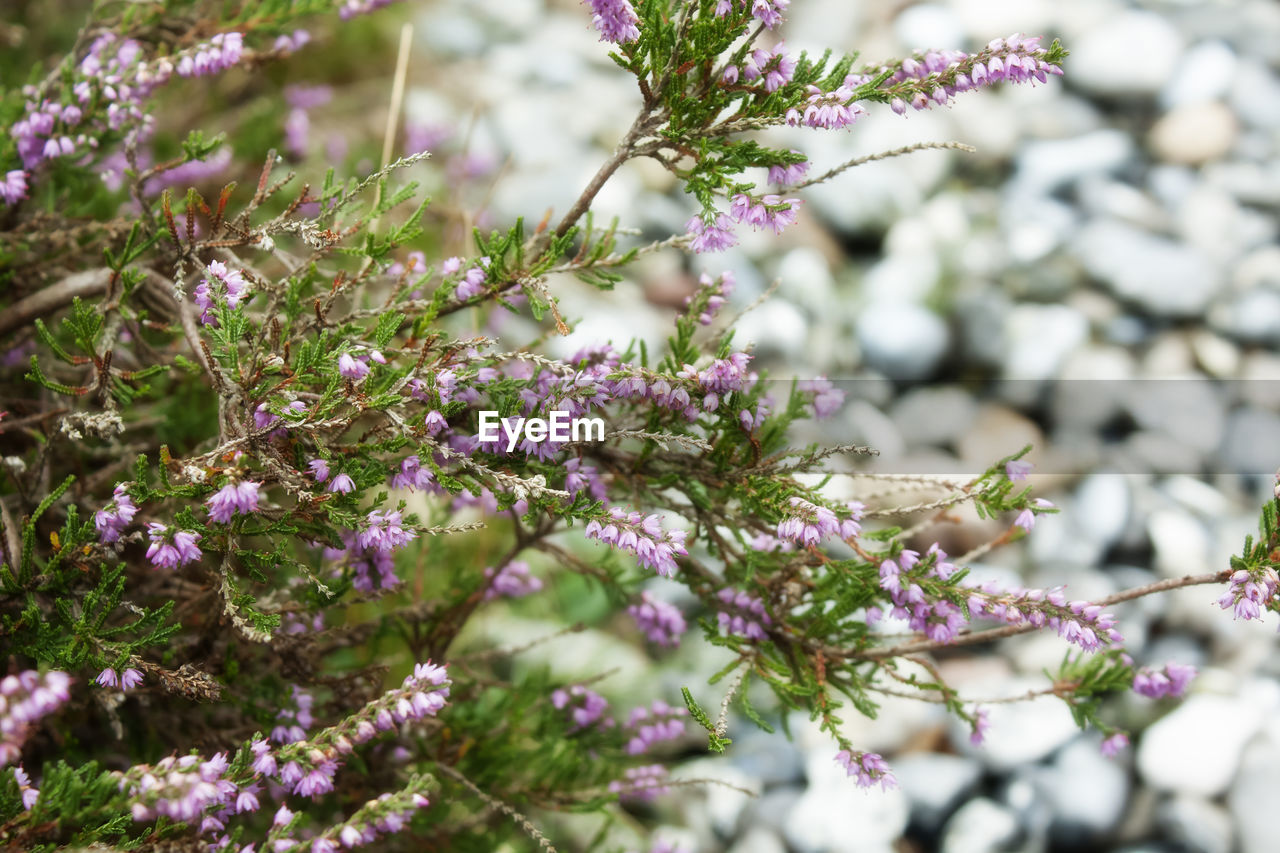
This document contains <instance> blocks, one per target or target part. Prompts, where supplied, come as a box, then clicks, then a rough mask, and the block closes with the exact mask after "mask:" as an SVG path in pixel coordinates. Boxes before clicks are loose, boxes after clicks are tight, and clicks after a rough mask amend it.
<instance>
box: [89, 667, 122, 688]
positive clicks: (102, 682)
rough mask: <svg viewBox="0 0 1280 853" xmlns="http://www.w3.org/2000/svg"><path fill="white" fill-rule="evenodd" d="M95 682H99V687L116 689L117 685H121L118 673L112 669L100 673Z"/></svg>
mask: <svg viewBox="0 0 1280 853" xmlns="http://www.w3.org/2000/svg"><path fill="white" fill-rule="evenodd" d="M94 681H95V682H97V684H98V686H100V687H115V686H116V685H117V684H119V679H118V676H117V675H116V671H115V670H114V669H111V668H110V667H108V668H107V669H104V670H103V671H102V672H100V673H98V677H97V678H95V679H94Z"/></svg>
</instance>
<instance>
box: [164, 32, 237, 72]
mask: <svg viewBox="0 0 1280 853" xmlns="http://www.w3.org/2000/svg"><path fill="white" fill-rule="evenodd" d="M243 51H244V36H243V35H241V34H240V33H236V32H230V33H218V34H217V35H216V36H214V37H213V38H211V39H209V40H208V41H207V42H203V43H201V44H198V45H196V46H195V47H194V48H192V51H191V52H189V53H187V54H186V55H185V56H183V57H182V58H181V59H179V60H178V64H177V66H176V70H177V72H178V76H179V77H203V76H205V75H207V74H217V73H218V72H220V71H224V70H225V69H227V68H230V67H231V66H233V65H235V64H236V63H237V62H239V61H240V55H241V53H243Z"/></svg>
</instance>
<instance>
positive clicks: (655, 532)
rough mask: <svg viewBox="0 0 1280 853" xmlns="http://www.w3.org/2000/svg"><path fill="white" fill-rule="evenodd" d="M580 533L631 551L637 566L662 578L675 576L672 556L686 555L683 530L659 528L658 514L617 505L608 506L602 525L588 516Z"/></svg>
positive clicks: (684, 532)
mask: <svg viewBox="0 0 1280 853" xmlns="http://www.w3.org/2000/svg"><path fill="white" fill-rule="evenodd" d="M584 533H585V535H586V537H587V538H588V539H597V540H599V541H601V542H603V543H605V544H606V545H610V546H613V547H615V548H619V549H621V550H623V551H627V552H629V553H631V554H634V555H635V556H636V560H637V561H638V562H639V563H640V565H641V566H644V567H645V568H649V569H653V570H654V571H655V572H657V573H658V574H660V575H662V576H663V577H664V578H671V577H675V574H676V557H686V556H688V554H689V552H688V551H687V550H685V547H684V540H685V536H686V535H687V531H684V530H663V528H662V519H661V518H659V517H658V516H656V515H645V514H644V513H640V512H627V511H626V510H624V509H622V508H621V507H613V508H611V509H610V510H609V516H608V518H606V519H605V523H604V524H601V523H600V520H599V519H594V518H593V519H591V521H589V522H587V527H586V530H585V531H584Z"/></svg>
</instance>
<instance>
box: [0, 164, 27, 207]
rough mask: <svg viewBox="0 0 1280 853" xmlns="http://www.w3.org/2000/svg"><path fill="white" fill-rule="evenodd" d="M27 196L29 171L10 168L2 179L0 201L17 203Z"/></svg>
mask: <svg viewBox="0 0 1280 853" xmlns="http://www.w3.org/2000/svg"><path fill="white" fill-rule="evenodd" d="M26 197H27V173H26V172H24V171H22V170H21V169H10V170H9V171H8V172H7V173H6V174H5V176H4V180H3V181H0V201H4V203H5V204H17V203H18V202H19V201H20V200H22V199H24V198H26Z"/></svg>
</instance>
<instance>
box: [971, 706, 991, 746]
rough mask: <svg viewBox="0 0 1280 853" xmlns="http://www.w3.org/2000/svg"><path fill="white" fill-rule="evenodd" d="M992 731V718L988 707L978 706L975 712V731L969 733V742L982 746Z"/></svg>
mask: <svg viewBox="0 0 1280 853" xmlns="http://www.w3.org/2000/svg"><path fill="white" fill-rule="evenodd" d="M989 731H991V719H990V716H989V715H988V714H987V709H986V708H978V709H977V710H975V711H974V712H973V731H972V732H970V733H969V743H971V744H973V745H974V746H981V745H982V744H983V742H984V741H986V739H987V732H989Z"/></svg>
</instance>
